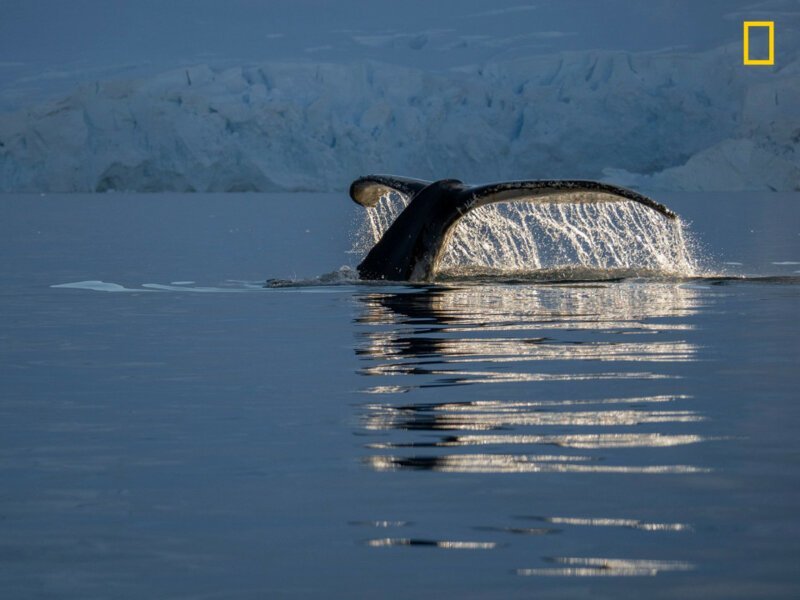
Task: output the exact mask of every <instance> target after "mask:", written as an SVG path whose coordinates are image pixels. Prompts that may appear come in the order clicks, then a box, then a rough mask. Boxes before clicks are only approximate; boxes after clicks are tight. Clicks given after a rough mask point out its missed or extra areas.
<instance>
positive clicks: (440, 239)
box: [350, 175, 677, 281]
mask: <svg viewBox="0 0 800 600" xmlns="http://www.w3.org/2000/svg"><path fill="white" fill-rule="evenodd" d="M392 191H394V192H397V193H399V194H402V195H404V196H407V197H408V198H409V202H408V205H407V206H406V208H405V209H404V210H403V212H402V213H400V215H399V216H398V217H397V218H396V219H395V221H394V222H393V223H392V224H391V225H390V226H389V228H388V229H387V230H386V231H385V232H384V234H383V237H381V239H380V240H378V242H377V243H376V244H375V245H374V246H373V247H372V249H371V250H370V251H369V253H368V254H367V256H366V257H365V258H364V260H363V261H361V263H360V264H359V265H358V267H357V268H358V273H359V276H360V277H361V279H375V280H389V281H427V280H430V279H432V278H433V275H434V273H435V270H436V266H437V265H438V263H439V260H440V258H441V257H442V255H443V254H444V248H445V246H446V245H447V242H448V240H449V238H450V236H451V234H452V231H453V228H454V225H455V224H456V222H457V221H458V220H459V219H461V218H462V217H463V216H464V215H466V214H467V213H469V212H470V211H472V210H474V209H476V208H478V207H480V206H484V205H487V204H495V203H498V202H510V201H525V202H538V203H542V204H550V203H590V202H591V203H604V202H635V203H637V204H640V205H642V206H645V207H647V208H650V209H652V210H654V211H656V212H657V213H659V214H661V215H663V216H664V217H666V218H668V219H675V218H677V215H676V214H675V213H674V212H672V211H671V210H670V209H669V208H667V207H666V206H664V205H663V204H660V203H658V202H656V201H655V200H653V199H651V198H648V197H647V196H643V195H642V194H639V193H638V192H634V191H632V190H629V189H626V188H622V187H618V186H615V185H610V184H607V183H601V182H599V181H587V180H526V181H507V182H502V183H492V184H488V185H481V186H475V187H472V186H468V185H465V184H464V183H462V182H461V181H458V180H456V179H443V180H440V181H435V182H428V181H423V180H420V179H409V178H406V177H395V176H393V175H368V176H365V177H360V178H359V179H356V180H355V181H354V182H353V183H352V185H351V186H350V196H351V198H353V200H354V201H355V202H357V203H358V204H360V205H362V206H364V207H366V208H371V207H374V206H375V205H376V204H377V203H378V200H380V198H381V196H384V195H386V194H388V193H389V192H392Z"/></svg>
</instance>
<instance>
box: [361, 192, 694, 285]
mask: <svg viewBox="0 0 800 600" xmlns="http://www.w3.org/2000/svg"><path fill="white" fill-rule="evenodd" d="M589 197H591V194H590V193H576V194H575V203H568V204H565V203H557V204H556V203H533V202H524V201H514V202H506V203H499V204H491V205H486V206H482V207H479V208H476V209H475V210H473V211H472V212H470V213H469V214H467V215H466V216H465V217H463V218H462V219H460V220H459V221H458V223H457V224H456V226H455V227H454V231H453V235H452V237H451V239H450V241H449V243H448V245H447V248H446V251H445V255H444V257H443V259H442V261H441V263H440V265H439V270H438V273H439V275H440V276H442V277H457V276H464V275H469V276H475V275H478V276H480V275H500V276H520V275H531V276H535V274H536V273H544V274H549V275H552V274H554V273H560V274H563V275H564V276H565V277H569V276H576V277H583V276H586V277H587V278H591V277H602V276H603V274H608V275H613V276H616V275H624V276H635V275H643V276H673V277H674V276H678V277H691V276H694V275H697V274H698V270H699V268H698V265H697V261H696V259H695V257H694V253H693V244H692V242H691V240H690V238H689V236H688V235H687V232H686V231H685V225H684V224H683V223H682V222H681V220H680V219H664V218H663V217H662V216H661V215H659V214H658V213H655V212H654V211H652V210H650V209H648V208H646V207H644V206H641V205H639V204H636V203H633V202H622V203H620V202H614V203H612V202H586V200H587V199H589ZM582 200H583V201H582ZM407 203H408V200H407V199H406V198H405V197H404V196H402V195H401V194H397V193H394V192H392V193H389V194H386V195H384V196H382V197H381V199H380V201H379V202H378V204H377V205H376V206H375V207H374V208H370V209H367V210H365V211H364V212H363V214H364V216H363V217H361V219H363V220H361V221H360V223H359V225H358V229H357V232H356V236H355V240H354V247H353V252H354V253H355V254H358V255H361V256H363V255H364V254H366V252H368V251H369V249H370V248H371V247H372V246H373V245H374V244H375V243H376V242H377V241H378V240H379V239H380V238H381V236H382V235H383V233H384V232H385V231H386V230H387V229H388V227H389V226H390V225H391V224H392V222H393V221H394V220H395V218H397V216H398V215H399V214H400V213H401V212H402V211H403V209H404V208H405V207H406V205H407Z"/></svg>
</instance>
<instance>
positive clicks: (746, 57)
mask: <svg viewBox="0 0 800 600" xmlns="http://www.w3.org/2000/svg"><path fill="white" fill-rule="evenodd" d="M751 29H754V30H756V33H755V36H759V34H760V37H761V38H762V39H763V36H764V34H766V35H767V36H768V48H769V50H768V52H767V57H766V58H764V57H763V54H762V55H761V56H760V57H759V56H758V53H756V57H755V58H753V57H752V56H751V55H750V54H751V52H750V36H751V35H753V34H751V31H750V30H751ZM764 29H766V31H764ZM743 35H744V40H743V44H742V49H743V59H742V60H743V61H744V64H746V65H774V64H775V21H745V22H744V31H743Z"/></svg>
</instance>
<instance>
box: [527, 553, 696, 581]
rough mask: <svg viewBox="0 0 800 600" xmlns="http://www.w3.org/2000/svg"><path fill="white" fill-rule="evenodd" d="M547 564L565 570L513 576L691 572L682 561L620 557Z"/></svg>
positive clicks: (561, 559)
mask: <svg viewBox="0 0 800 600" xmlns="http://www.w3.org/2000/svg"><path fill="white" fill-rule="evenodd" d="M550 561H551V562H554V563H557V564H563V565H569V566H567V567H553V568H541V569H517V575H524V576H532V575H533V576H536V575H538V576H558V577H652V576H654V575H658V574H659V573H662V572H665V571H691V570H692V569H694V568H695V567H694V565H693V564H691V563H688V562H683V561H669V560H630V559H623V558H571V557H555V558H552V559H550Z"/></svg>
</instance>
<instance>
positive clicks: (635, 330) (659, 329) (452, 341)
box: [356, 282, 722, 577]
mask: <svg viewBox="0 0 800 600" xmlns="http://www.w3.org/2000/svg"><path fill="white" fill-rule="evenodd" d="M697 294H698V292H697V290H694V289H692V288H690V287H684V286H681V285H677V284H665V283H652V282H650V283H617V284H591V285H558V286H547V285H516V286H513V285H484V286H465V287H452V288H451V287H445V286H435V287H432V288H429V289H420V288H415V289H406V290H403V291H401V292H395V293H384V292H379V293H366V294H363V295H361V296H360V297H359V304H360V306H359V314H358V316H357V317H356V322H357V324H358V325H359V330H358V334H357V335H358V343H357V345H356V354H357V355H358V356H359V358H360V359H361V361H362V363H363V364H362V367H361V368H360V369H359V373H360V374H361V375H363V376H364V377H365V379H364V381H365V382H369V383H368V385H366V386H364V388H362V391H363V392H366V393H373V394H381V396H382V398H381V400H382V401H380V402H369V403H365V404H364V405H362V408H361V414H360V433H361V434H362V435H366V436H368V437H371V438H373V439H369V440H367V441H365V443H364V444H363V445H364V447H365V449H366V450H367V452H368V454H367V455H366V456H364V457H363V462H364V464H365V465H367V466H368V467H369V468H370V469H373V470H374V471H377V472H384V473H391V472H398V471H409V472H411V471H422V472H429V473H454V474H471V475H470V476H471V477H480V476H484V477H486V476H506V477H507V476H510V475H512V474H518V475H521V476H523V477H531V476H533V477H535V476H537V475H545V474H550V476H564V477H580V478H582V477H584V476H587V477H588V476H590V475H592V476H594V477H597V476H600V477H608V478H612V477H626V476H630V475H633V476H638V477H650V476H652V477H669V476H686V477H691V476H703V474H706V473H709V472H710V470H711V469H710V468H709V467H707V466H706V465H704V464H703V463H702V461H697V464H694V463H695V461H694V460H693V459H692V457H694V456H696V455H694V454H691V453H689V454H687V453H686V451H684V452H683V453H681V454H679V455H676V454H674V452H675V451H676V450H675V449H681V448H691V447H692V446H695V445H698V444H703V443H707V442H711V441H715V440H720V439H722V438H719V437H715V436H711V435H707V434H706V433H705V431H706V429H705V428H703V424H704V423H705V422H706V421H707V416H706V415H705V414H703V413H702V412H701V411H700V410H698V407H697V406H696V405H695V400H694V398H693V397H692V395H690V394H687V393H683V392H684V390H682V389H681V372H680V371H679V370H677V369H676V368H674V365H679V364H685V363H690V362H695V361H697V360H698V354H699V352H700V350H701V348H700V347H699V346H698V345H697V344H696V343H695V342H694V341H693V339H692V338H690V337H688V336H689V334H690V333H691V332H692V331H693V330H694V324H693V321H692V319H691V317H692V316H693V315H694V314H695V313H696V312H697V310H698V308H699V307H700V306H701V302H700V299H699V297H698V295H697ZM631 336H635V337H631ZM466 384H470V385H472V386H478V388H479V390H484V389H485V390H486V392H485V393H484V394H480V392H479V393H478V394H475V393H471V394H470V395H469V399H464V400H463V401H459V400H455V401H454V400H453V397H452V394H451V393H449V389H454V386H461V385H466ZM592 384H597V385H593V386H592ZM645 385H646V386H647V387H646V390H647V392H648V393H643V389H645V388H643V386H645ZM590 386H591V387H590ZM623 388H624V389H625V390H629V391H631V390H632V391H633V393H631V394H624V393H622V394H620V393H617V394H611V393H604V391H605V390H616V391H618V390H620V389H623ZM587 392H588V393H589V394H591V395H587ZM442 393H447V394H448V396H449V398H447V397H445V398H442V399H440V398H439V395H440V394H442ZM476 395H478V396H479V397H478V398H477V399H476V398H475V396H476ZM481 395H482V396H483V397H480V396H481ZM384 399H385V400H384ZM374 438H378V439H374ZM542 447H549V448H551V450H552V451H550V452H536V450H535V449H536V448H542ZM448 450H449V452H448V453H442V452H443V451H448ZM487 450H488V451H487ZM453 451H456V452H457V453H453ZM421 452H423V453H421ZM677 456H679V457H680V458H678V459H677V460H676V457H677ZM687 457H688V458H689V460H688V461H687V460H686V459H687ZM487 485H491V482H489V481H487ZM592 512H593V511H592V510H591V504H589V505H587V510H586V513H588V514H591V513H592ZM506 518H516V519H530V520H536V521H540V522H541V523H542V525H543V526H542V527H519V526H514V525H512V524H506V525H494V526H488V525H483V526H479V524H475V523H472V524H469V525H471V527H470V528H471V529H473V530H480V531H484V532H487V534H489V535H493V536H499V537H498V539H502V536H503V535H506V534H515V535H518V536H542V535H550V534H556V533H558V534H562V535H570V536H576V535H580V530H581V529H582V528H583V529H586V528H593V529H597V528H602V529H606V530H611V529H613V528H617V529H621V530H635V531H640V532H647V533H651V534H656V535H657V534H662V533H666V532H680V533H683V534H685V533H687V532H689V533H690V532H692V531H693V528H692V526H691V524H689V523H681V522H672V521H670V520H664V521H663V522H662V521H661V520H651V519H639V518H637V515H615V516H604V515H600V516H578V515H575V516H530V517H520V516H517V517H513V516H511V515H508V516H507V517H506ZM465 525H468V524H465ZM496 541H497V540H490V541H488V542H479V544H488V545H491V544H495V543H496ZM443 543H445V542H439V541H435V540H429V539H427V538H425V537H424V536H421V537H419V538H412V537H408V538H385V539H377V540H371V541H370V542H369V543H368V545H370V546H376V547H377V546H398V545H407V546H414V545H422V546H425V545H428V546H431V545H436V546H437V547H442V546H440V544H443ZM446 543H447V544H451V543H453V542H446ZM459 543H460V544H471V543H473V542H459ZM479 547H483V546H479ZM487 547H489V546H487ZM492 547H493V546H492ZM548 560H549V562H551V563H552V562H555V563H558V564H557V565H556V566H544V567H541V568H529V569H519V570H518V571H517V573H518V574H520V575H540V576H545V575H550V576H572V577H578V576H644V575H648V576H650V575H656V574H658V573H661V572H665V571H686V570H690V569H691V568H693V566H692V565H690V564H689V563H686V562H682V561H650V560H627V559H605V558H555V559H548Z"/></svg>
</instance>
